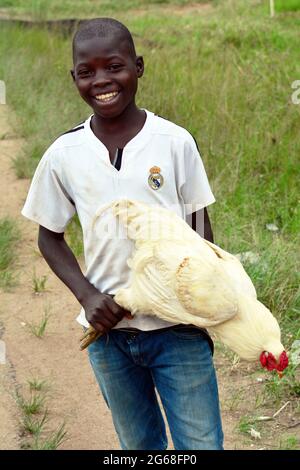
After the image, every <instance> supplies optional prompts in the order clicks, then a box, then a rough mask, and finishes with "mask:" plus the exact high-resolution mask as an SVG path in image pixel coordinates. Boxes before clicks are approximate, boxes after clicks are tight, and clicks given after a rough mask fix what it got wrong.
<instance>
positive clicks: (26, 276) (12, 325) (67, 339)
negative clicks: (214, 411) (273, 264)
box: [0, 105, 294, 449]
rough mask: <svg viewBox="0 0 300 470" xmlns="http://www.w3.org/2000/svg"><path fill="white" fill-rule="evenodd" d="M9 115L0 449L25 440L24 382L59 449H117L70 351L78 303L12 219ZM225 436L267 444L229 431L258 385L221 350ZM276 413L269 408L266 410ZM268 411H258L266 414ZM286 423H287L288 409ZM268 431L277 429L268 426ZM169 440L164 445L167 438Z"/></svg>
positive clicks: (17, 142)
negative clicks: (40, 286)
mask: <svg viewBox="0 0 300 470" xmlns="http://www.w3.org/2000/svg"><path fill="white" fill-rule="evenodd" d="M8 116H9V117H10V119H11V116H12V112H11V110H9V108H8V106H7V105H0V130H1V131H0V156H1V158H0V187H1V188H2V205H1V209H0V217H3V216H6V215H9V216H10V217H14V218H15V219H16V221H17V223H18V226H19V228H20V230H21V233H22V240H21V242H20V244H19V248H18V250H17V251H18V253H17V255H18V261H17V266H16V270H17V272H18V274H19V283H18V285H17V286H16V287H15V288H13V289H12V291H11V292H5V293H1V304H0V339H2V340H4V341H5V344H6V353H7V355H6V364H1V363H0V396H1V402H0V449H19V448H21V447H22V445H24V442H25V441H26V438H27V436H26V435H24V432H22V427H21V425H20V420H21V413H20V408H19V407H18V405H17V404H16V401H15V398H14V396H15V393H16V392H17V391H19V392H20V393H22V394H24V395H26V393H27V394H28V388H29V387H28V380H32V379H38V380H46V381H47V383H48V392H47V405H46V406H47V408H48V410H49V417H50V421H49V424H48V428H49V430H54V429H57V428H58V427H59V426H60V425H61V423H62V422H63V421H65V423H66V430H67V438H68V439H67V440H66V441H65V442H64V443H63V444H62V446H61V447H60V448H62V449H118V448H119V444H118V440H117V437H116V434H115V431H114V428H113V425H112V420H111V416H110V412H109V410H108V409H107V407H106V405H105V402H104V400H103V399H102V396H101V395H100V393H99V392H98V386H97V385H96V382H95V379H94V376H93V374H92V371H91V368H90V365H89V362H88V358H87V353H86V352H80V351H79V349H78V343H79V337H80V336H81V328H80V327H79V326H78V324H77V323H76V322H75V316H76V315H77V313H78V310H79V305H78V304H77V302H76V300H75V299H74V298H73V296H72V294H71V293H69V291H68V290H67V288H65V287H64V286H63V284H62V283H61V282H60V281H59V280H58V279H57V278H56V277H55V276H54V274H52V272H51V271H50V270H49V268H48V266H47V265H46V263H45V261H44V260H43V259H42V258H41V256H40V254H39V252H38V250H37V246H36V238H37V226H35V224H33V223H31V222H29V221H27V220H26V219H25V218H23V217H22V216H21V215H20V210H21V208H22V206H23V203H24V200H25V197H26V194H27V191H28V187H29V181H28V180H18V179H17V178H16V176H15V175H14V171H13V169H12V167H11V160H12V158H13V157H14V156H15V155H16V154H17V153H18V152H19V151H20V149H21V148H22V144H23V142H22V140H21V139H18V138H17V135H16V134H15V133H14V131H13V130H12V127H10V126H9V123H8ZM34 271H35V272H36V275H37V276H39V277H41V276H43V275H45V276H47V283H46V288H47V291H46V292H43V293H41V294H35V293H34V292H33V282H32V278H33V273H34ZM47 309H48V310H49V311H50V314H51V317H50V320H49V324H48V325H47V328H46V334H45V336H44V337H43V338H42V339H39V338H37V337H35V336H34V335H33V334H32V333H31V332H30V331H29V329H28V324H29V323H30V322H34V323H38V322H39V321H40V320H41V319H42V317H43V315H44V312H45V310H47ZM215 363H216V367H217V373H218V378H219V390H220V399H221V407H222V416H223V427H224V433H225V448H227V449H241V448H244V449H247V448H249V449H253V448H267V447H264V445H266V446H268V444H267V443H264V444H261V443H260V442H256V441H251V440H249V438H248V440H247V439H246V440H245V439H243V438H242V436H241V434H238V433H237V431H236V426H237V424H238V421H239V419H240V418H241V416H244V415H247V414H249V413H251V412H253V409H254V407H255V406H256V402H257V397H258V396H259V387H260V386H261V384H260V382H258V381H257V378H256V377H255V376H254V375H253V374H252V373H253V372H254V371H255V366H242V367H240V366H238V365H234V364H232V362H230V361H229V360H228V358H226V356H225V355H224V353H223V352H220V351H219V350H218V349H217V350H216V352H215ZM274 411H276V410H273V412H274ZM267 412H268V410H266V411H265V413H264V414H266V413H267ZM286 412H287V418H289V419H294V418H292V414H291V412H290V410H289V407H287V408H286ZM274 426H275V427H274V432H277V431H276V426H277V424H274ZM170 442H171V440H170Z"/></svg>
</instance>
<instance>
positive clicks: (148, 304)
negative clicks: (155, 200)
mask: <svg viewBox="0 0 300 470" xmlns="http://www.w3.org/2000/svg"><path fill="white" fill-rule="evenodd" d="M109 207H111V208H112V211H113V213H114V215H115V216H116V217H118V218H119V220H120V221H121V223H123V224H124V226H125V227H126V228H127V234H128V237H129V238H130V239H132V240H134V242H135V252H134V253H133V256H132V258H131V259H129V260H128V266H129V267H130V268H131V284H130V286H129V287H128V288H126V289H120V290H119V291H117V293H116V294H115V297H114V300H115V302H116V303H117V304H119V305H120V306H121V307H123V308H124V309H126V310H129V311H130V312H131V314H132V315H142V314H145V313H147V314H148V315H153V316H155V317H158V318H160V319H163V320H166V321H169V322H173V323H174V322H176V323H183V324H193V325H195V326H198V327H202V328H207V329H208V330H209V331H210V332H212V333H214V334H215V335H216V337H217V338H218V339H219V340H220V341H221V342H223V343H224V344H225V345H227V346H228V347H229V348H230V349H231V350H233V351H234V352H235V353H237V354H238V355H239V356H240V358H242V359H245V360H247V361H255V360H258V359H260V361H261V364H262V366H263V367H265V368H267V369H268V370H273V369H276V370H277V371H278V372H279V374H280V373H282V371H283V370H284V369H285V368H286V367H287V365H288V358H287V354H286V352H285V350H284V347H283V345H282V344H281V341H280V336H281V335H280V328H279V325H278V323H277V321H276V319H275V317H274V316H273V315H272V314H271V312H270V311H269V310H268V309H267V308H266V307H265V306H264V305H263V304H262V303H261V302H259V301H258V300H257V297H256V291H255V288H254V286H253V284H252V281H251V279H250V278H249V276H248V275H247V273H246V272H245V270H244V268H243V266H242V264H241V263H240V261H239V260H238V259H237V258H236V257H235V256H233V255H231V254H230V253H228V252H226V251H224V250H222V249H221V248H220V247H218V246H217V245H214V244H213V243H210V242H208V241H207V240H205V239H204V238H202V237H201V236H200V235H198V234H197V233H196V232H195V231H194V230H193V229H192V228H191V227H190V226H189V225H188V224H187V223H186V222H185V221H184V220H183V219H182V218H181V217H179V216H178V215H177V214H176V213H175V212H173V211H169V210H167V209H164V208H162V207H160V206H150V205H148V204H144V203H141V202H138V201H132V200H130V201H129V200H120V201H117V202H114V203H112V204H110V205H108V206H106V207H104V208H101V209H100V210H99V211H98V212H97V213H96V215H95V218H94V221H93V226H94V225H95V223H96V221H97V219H98V217H100V216H101V214H102V213H103V212H104V211H105V210H107V208H109ZM97 336H99V334H98V333H97V332H95V330H94V329H93V328H92V327H91V328H90V329H89V330H88V331H87V333H86V334H85V336H84V340H83V341H84V342H83V343H82V349H83V348H84V347H86V346H87V344H89V342H90V341H91V340H93V339H95V337H97Z"/></svg>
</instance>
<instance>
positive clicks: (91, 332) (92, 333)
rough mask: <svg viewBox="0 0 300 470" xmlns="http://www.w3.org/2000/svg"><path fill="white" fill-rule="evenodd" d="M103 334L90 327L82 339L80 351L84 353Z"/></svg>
mask: <svg viewBox="0 0 300 470" xmlns="http://www.w3.org/2000/svg"><path fill="white" fill-rule="evenodd" d="M101 335H102V333H101V332H100V331H97V330H95V328H93V327H92V326H90V327H89V328H88V329H87V330H86V331H85V333H84V335H83V336H82V337H81V338H80V351H83V350H84V349H85V348H87V347H88V346H89V345H90V344H91V343H93V342H94V341H96V340H97V339H98V338H99V337H100V336H101Z"/></svg>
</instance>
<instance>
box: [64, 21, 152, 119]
mask: <svg viewBox="0 0 300 470" xmlns="http://www.w3.org/2000/svg"><path fill="white" fill-rule="evenodd" d="M73 64H74V68H73V69H72V70H71V74H72V77H73V80H74V82H75V84H76V86H77V89H78V91H79V93H80V95H81V97H82V98H83V99H84V100H85V101H86V102H87V103H88V104H89V105H90V106H91V107H92V108H93V110H94V112H95V113H96V114H99V115H100V116H102V117H104V118H113V117H116V116H118V115H120V114H121V113H122V112H123V111H124V110H125V109H126V108H127V107H128V106H129V105H131V104H134V103H135V94H136V91H137V85H138V78H139V77H141V76H142V75H143V72H144V63H143V58H142V57H141V56H137V55H136V52H135V46H134V42H133V39H132V36H131V34H130V32H129V30H128V29H127V28H126V26H124V25H123V24H122V23H120V22H119V21H117V20H115V19H112V18H95V19H93V20H89V21H86V22H84V23H83V24H82V26H81V27H80V28H79V30H78V31H77V32H76V33H75V35H74V38H73Z"/></svg>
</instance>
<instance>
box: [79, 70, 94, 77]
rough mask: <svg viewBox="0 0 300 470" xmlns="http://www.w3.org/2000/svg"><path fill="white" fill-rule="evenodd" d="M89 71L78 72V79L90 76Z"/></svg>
mask: <svg viewBox="0 0 300 470" xmlns="http://www.w3.org/2000/svg"><path fill="white" fill-rule="evenodd" d="M91 73H92V72H91V71H90V70H80V71H79V72H78V76H79V77H89V76H90V75H91Z"/></svg>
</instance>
